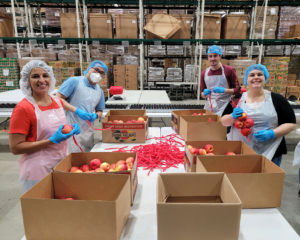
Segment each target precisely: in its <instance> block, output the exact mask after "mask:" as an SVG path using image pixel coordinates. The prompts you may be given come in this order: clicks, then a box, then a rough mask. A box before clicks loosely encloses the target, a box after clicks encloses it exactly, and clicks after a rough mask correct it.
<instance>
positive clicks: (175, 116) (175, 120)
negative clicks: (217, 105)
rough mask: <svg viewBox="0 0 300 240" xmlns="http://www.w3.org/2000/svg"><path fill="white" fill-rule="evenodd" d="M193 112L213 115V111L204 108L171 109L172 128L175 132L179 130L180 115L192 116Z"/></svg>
mask: <svg viewBox="0 0 300 240" xmlns="http://www.w3.org/2000/svg"><path fill="white" fill-rule="evenodd" d="M193 113H204V114H206V115H215V114H214V113H212V112H210V111H208V110H205V109H194V110H179V111H172V120H171V125H172V129H173V130H174V131H175V132H176V133H179V130H180V117H181V116H192V114H193ZM193 117H195V116H193Z"/></svg>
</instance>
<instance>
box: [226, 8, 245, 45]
mask: <svg viewBox="0 0 300 240" xmlns="http://www.w3.org/2000/svg"><path fill="white" fill-rule="evenodd" d="M247 26H248V14H229V15H226V16H225V17H224V18H222V34H221V35H222V39H247Z"/></svg>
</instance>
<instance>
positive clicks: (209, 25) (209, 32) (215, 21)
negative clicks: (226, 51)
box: [199, 14, 222, 39]
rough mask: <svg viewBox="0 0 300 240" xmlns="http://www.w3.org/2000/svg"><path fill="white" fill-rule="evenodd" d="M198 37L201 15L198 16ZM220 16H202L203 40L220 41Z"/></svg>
mask: <svg viewBox="0 0 300 240" xmlns="http://www.w3.org/2000/svg"><path fill="white" fill-rule="evenodd" d="M199 18H200V21H199V36H200V32H201V15H199ZM221 19H222V18H221V15H220V14H204V22H203V39H220V38H221V23H222V20H221Z"/></svg>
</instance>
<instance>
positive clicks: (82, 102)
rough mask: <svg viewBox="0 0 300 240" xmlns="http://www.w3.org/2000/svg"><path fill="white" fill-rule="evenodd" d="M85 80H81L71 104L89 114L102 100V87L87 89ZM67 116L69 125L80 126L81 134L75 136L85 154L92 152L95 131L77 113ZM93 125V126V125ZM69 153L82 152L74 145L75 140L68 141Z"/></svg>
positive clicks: (70, 113)
mask: <svg viewBox="0 0 300 240" xmlns="http://www.w3.org/2000/svg"><path fill="white" fill-rule="evenodd" d="M83 79H84V77H81V78H80V81H79V86H78V88H77V89H76V92H75V93H74V96H73V98H72V100H71V102H70V104H71V105H73V106H74V107H76V108H80V109H82V110H84V111H86V112H88V113H93V112H94V110H95V108H96V106H97V104H98V102H99V101H100V98H101V91H100V87H99V86H98V85H97V89H93V88H90V87H86V86H85V85H84V83H83ZM66 116H67V122H68V124H69V125H73V124H74V123H77V124H78V125H79V126H80V129H81V133H80V134H79V135H76V136H75V138H76V141H77V143H78V145H79V146H80V147H81V148H82V150H83V151H84V152H90V151H91V149H92V147H93V144H94V130H93V129H92V128H91V127H90V126H89V125H88V123H87V122H86V121H84V120H82V119H81V118H80V117H78V116H77V115H76V114H75V113H72V112H67V111H66ZM91 124H92V125H93V123H91ZM68 152H69V153H74V152H81V151H80V149H79V147H78V146H77V145H76V144H75V143H74V140H73V138H69V139H68Z"/></svg>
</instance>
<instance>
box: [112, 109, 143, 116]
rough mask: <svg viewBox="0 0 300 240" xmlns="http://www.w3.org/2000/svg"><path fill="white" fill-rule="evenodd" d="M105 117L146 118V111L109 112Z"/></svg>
mask: <svg viewBox="0 0 300 240" xmlns="http://www.w3.org/2000/svg"><path fill="white" fill-rule="evenodd" d="M106 116H146V110H131V109H130V110H109V111H108V112H107V114H106Z"/></svg>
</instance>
